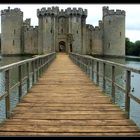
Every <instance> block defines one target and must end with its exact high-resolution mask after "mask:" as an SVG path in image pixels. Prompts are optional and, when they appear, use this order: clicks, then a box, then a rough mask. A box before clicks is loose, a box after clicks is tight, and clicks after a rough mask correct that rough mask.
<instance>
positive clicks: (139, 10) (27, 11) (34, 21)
mask: <svg viewBox="0 0 140 140" xmlns="http://www.w3.org/2000/svg"><path fill="white" fill-rule="evenodd" d="M8 6H10V8H11V9H13V8H20V9H21V11H23V13H24V17H23V18H24V20H25V19H26V18H31V25H33V26H36V25H38V18H37V15H36V13H37V9H41V8H42V7H46V8H47V7H52V6H59V9H66V8H68V7H71V8H73V7H77V8H78V7H81V8H83V9H87V10H88V16H87V19H86V23H87V24H92V25H93V26H98V21H99V20H102V7H103V6H109V9H114V10H116V9H120V10H125V11H126V37H128V38H129V39H130V41H133V42H135V41H136V40H140V4H0V11H1V10H4V9H7V8H8ZM0 18H1V17H0ZM0 21H1V20H0ZM0 32H1V28H0Z"/></svg>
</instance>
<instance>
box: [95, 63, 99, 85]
mask: <svg viewBox="0 0 140 140" xmlns="http://www.w3.org/2000/svg"><path fill="white" fill-rule="evenodd" d="M96 84H97V85H99V62H98V61H97V63H96Z"/></svg>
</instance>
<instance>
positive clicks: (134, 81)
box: [0, 57, 140, 127]
mask: <svg viewBox="0 0 140 140" xmlns="http://www.w3.org/2000/svg"><path fill="white" fill-rule="evenodd" d="M27 58H30V57H3V59H2V60H1V61H0V66H4V65H8V64H11V63H14V62H18V61H21V60H24V59H27ZM104 59H105V60H110V61H114V62H117V63H121V64H125V65H127V66H130V67H133V68H138V69H139V68H140V59H137V60H136V59H130V58H129V59H124V58H107V57H104ZM107 69H108V68H107ZM107 75H108V76H110V71H109V69H108V74H107ZM2 77H3V76H2V74H1V73H0V79H1V80H2ZM123 77H124V71H123V70H121V69H118V70H117V73H116V81H118V83H119V84H123V83H124V78H123ZM15 79H17V75H16V71H14V72H13V74H12V81H13V82H14V81H15ZM1 80H0V81H1ZM100 82H101V81H100ZM139 82H140V75H139V74H135V73H132V74H131V93H132V94H133V95H135V96H136V97H139V98H140V94H139ZM100 84H102V83H100ZM25 85H26V83H25ZM2 88H3V87H2V85H0V90H2ZM25 90H26V89H25ZM110 91H111V90H110V84H109V83H107V88H106V92H107V94H110ZM14 92H15V91H14ZM15 96H16V94H15ZM12 98H13V107H14V104H15V103H14V102H15V100H16V97H14V96H13V97H12ZM116 102H117V103H118V104H119V106H120V107H121V108H122V109H124V94H122V93H121V92H120V91H118V92H117V96H116ZM2 104H3V103H2V102H1V103H0V110H4V109H3V106H2ZM130 116H131V117H130V118H131V119H133V120H134V121H135V122H136V124H137V125H138V126H139V127H140V120H139V116H140V105H139V104H137V103H136V102H135V101H133V100H131V107H130ZM1 117H2V114H1V113H0V118H1ZM0 120H1V119H0Z"/></svg>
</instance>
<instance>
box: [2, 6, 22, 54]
mask: <svg viewBox="0 0 140 140" xmlns="http://www.w3.org/2000/svg"><path fill="white" fill-rule="evenodd" d="M22 24H23V12H22V11H21V10H20V9H19V8H15V9H10V7H8V9H5V10H2V11H1V52H2V54H21V31H22Z"/></svg>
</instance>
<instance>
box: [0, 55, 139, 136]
mask: <svg viewBox="0 0 140 140" xmlns="http://www.w3.org/2000/svg"><path fill="white" fill-rule="evenodd" d="M0 135H6V136H9V135H14V136H19V135H20V136H39V135H41V136H52V135H53V136H58V135H60V136H65V135H66V136H71V135H72V136H75V135H76V136H83V135H84V136H118V135H124V136H130V135H131V136H138V135H139V136H140V129H138V128H137V127H136V125H135V124H134V123H133V122H132V121H130V120H128V119H126V116H125V113H124V112H123V111H121V110H120V109H119V107H117V106H116V105H114V104H112V103H111V101H110V99H109V97H107V96H106V95H104V93H103V92H102V90H101V89H100V88H99V87H97V86H96V85H94V84H93V83H92V82H91V81H90V79H89V78H88V77H87V76H86V75H85V73H84V72H83V71H81V70H80V68H79V67H78V66H76V65H75V64H73V62H72V61H71V60H70V59H69V57H68V55H66V54H57V57H56V59H55V60H54V62H53V63H52V64H51V65H50V67H49V68H48V70H47V71H46V72H45V73H44V75H43V76H42V77H41V78H40V79H39V81H38V83H37V84H36V85H35V86H33V87H32V88H31V90H30V92H29V93H28V94H27V95H26V96H25V97H24V98H23V100H22V102H21V103H19V104H18V105H17V107H16V108H15V109H14V111H13V115H12V117H11V119H9V120H7V121H6V122H5V123H3V124H2V125H1V126H0Z"/></svg>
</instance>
